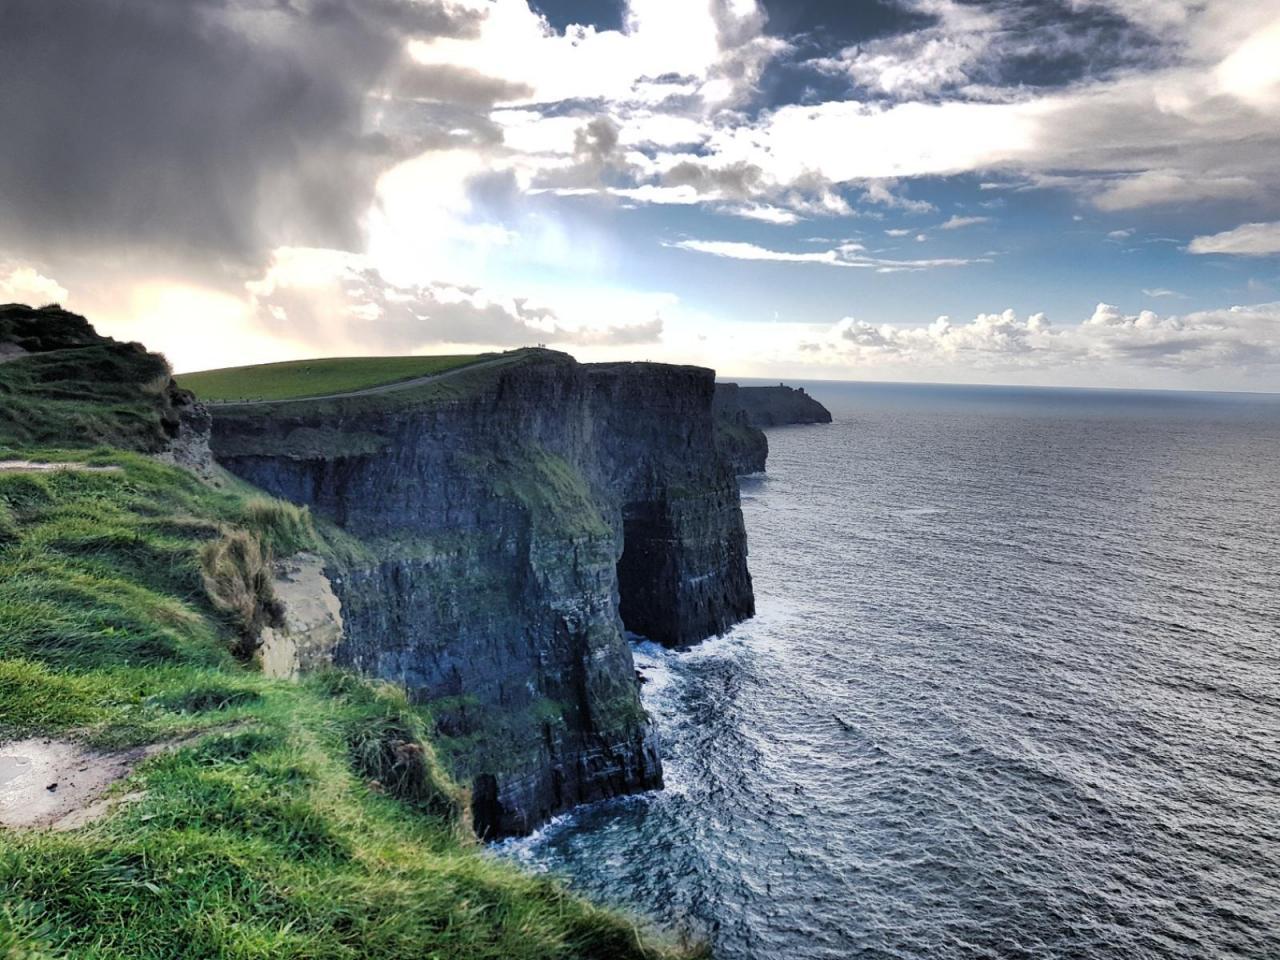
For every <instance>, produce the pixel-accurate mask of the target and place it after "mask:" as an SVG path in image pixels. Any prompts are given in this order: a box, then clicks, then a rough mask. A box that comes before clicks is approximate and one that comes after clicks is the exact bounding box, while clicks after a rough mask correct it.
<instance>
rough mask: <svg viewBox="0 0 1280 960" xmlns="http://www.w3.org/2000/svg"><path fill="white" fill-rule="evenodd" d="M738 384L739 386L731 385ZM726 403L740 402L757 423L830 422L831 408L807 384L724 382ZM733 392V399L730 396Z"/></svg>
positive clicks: (722, 384) (770, 424)
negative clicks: (798, 385) (769, 385)
mask: <svg viewBox="0 0 1280 960" xmlns="http://www.w3.org/2000/svg"><path fill="white" fill-rule="evenodd" d="M730 388H736V389H732V390H731V389H730ZM716 389H717V391H724V398H723V400H722V401H721V402H722V403H725V404H728V403H731V402H736V404H737V408H738V409H740V410H742V411H743V412H744V413H745V414H746V419H747V422H748V423H749V424H751V425H752V426H754V427H781V426H785V425H788V424H797V423H830V422H831V411H829V410H828V409H827V408H826V407H824V406H823V405H822V404H820V403H819V402H818V401H817V400H815V399H813V397H811V396H809V394H808V393H806V392H805V389H804V388H803V387H788V386H786V385H785V384H781V383H780V384H778V385H777V386H776V387H742V386H738V385H737V384H731V383H721V384H717V385H716ZM731 396H732V400H731V399H730V397H731Z"/></svg>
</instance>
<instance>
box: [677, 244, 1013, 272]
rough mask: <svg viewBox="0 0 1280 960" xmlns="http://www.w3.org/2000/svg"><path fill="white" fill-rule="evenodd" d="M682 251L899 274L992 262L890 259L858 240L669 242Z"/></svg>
mask: <svg viewBox="0 0 1280 960" xmlns="http://www.w3.org/2000/svg"><path fill="white" fill-rule="evenodd" d="M666 245H667V246H669V247H674V248H676V249H679V250H690V251H693V252H694V253H704V254H708V255H710V256H713V257H722V258H725V259H730V260H756V261H773V262H775V263H816V264H822V265H824V266H828V267H851V268H859V269H870V270H875V271H876V272H877V273H898V272H902V271H908V270H927V269H930V268H932V267H963V266H968V265H969V264H973V263H990V260H989V259H987V258H985V257H981V258H975V259H961V258H954V257H952V258H939V259H930V260H890V259H884V258H881V257H872V256H867V255H866V254H865V252H864V251H865V248H864V247H863V246H862V245H861V244H858V243H844V244H841V245H840V246H838V247H836V248H835V249H832V250H821V251H811V252H806V253H791V252H788V251H785V250H772V249H769V248H768V247H761V246H758V245H756V244H754V243H743V242H740V241H734V240H680V241H677V242H675V243H668V244H666Z"/></svg>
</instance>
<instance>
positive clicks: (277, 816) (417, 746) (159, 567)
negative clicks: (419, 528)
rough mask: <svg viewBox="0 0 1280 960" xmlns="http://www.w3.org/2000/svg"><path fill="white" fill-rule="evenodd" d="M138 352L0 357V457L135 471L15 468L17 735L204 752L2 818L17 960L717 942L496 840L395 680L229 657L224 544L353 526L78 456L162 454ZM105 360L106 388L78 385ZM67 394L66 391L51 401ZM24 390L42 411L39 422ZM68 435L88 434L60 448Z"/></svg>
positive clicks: (5, 489)
mask: <svg viewBox="0 0 1280 960" xmlns="http://www.w3.org/2000/svg"><path fill="white" fill-rule="evenodd" d="M0 332H3V331H0ZM135 354H137V356H138V357H139V358H145V356H146V355H145V354H141V353H138V352H137V351H130V352H129V353H128V354H127V355H126V354H125V353H121V352H120V351H115V352H112V353H110V354H109V356H108V362H107V365H106V366H105V367H103V370H102V372H101V374H100V375H96V374H93V373H92V372H91V371H86V370H85V369H83V368H79V367H77V366H76V363H75V362H74V360H73V359H72V357H71V353H70V351H69V350H58V351H55V352H50V353H46V354H39V355H34V356H32V357H29V358H24V359H21V360H18V361H14V362H12V363H8V364H4V365H0V373H2V374H3V375H4V377H3V381H2V383H3V387H2V388H0V447H2V448H4V449H5V454H6V455H12V456H16V457H23V458H28V459H38V460H65V461H70V462H75V463H82V464H88V465H95V466H111V467H115V468H118V469H115V470H113V471H110V472H92V473H90V472H83V471H65V472H55V473H46V474H32V473H22V472H3V471H0V741H4V740H9V739H13V738H18V737H24V736H30V735H56V736H63V737H68V738H73V739H79V740H83V741H86V742H88V743H90V744H92V745H96V746H100V747H104V748H111V747H122V746H131V745H136V744H141V743H149V742H158V741H164V740H173V739H183V742H184V743H186V744H187V745H186V746H183V747H182V748H181V749H178V750H176V751H175V752H172V753H169V754H164V755H161V756H157V757H154V758H152V759H151V760H148V761H145V762H144V763H143V764H142V765H141V766H140V767H139V769H138V770H137V772H136V773H135V775H134V776H133V777H132V778H131V779H130V780H129V781H127V782H126V783H124V784H121V785H120V786H119V787H118V788H117V789H118V791H119V792H121V793H124V792H141V794H142V799H141V800H138V801H137V802H134V803H130V804H122V805H120V806H118V807H117V808H116V810H115V811H114V812H113V813H112V814H110V815H109V816H108V817H107V818H106V819H104V820H102V821H100V822H98V823H96V824H94V825H91V826H89V827H87V828H83V829H81V830H78V831H74V832H71V833H65V834H48V833H20V832H5V831H3V830H0V960H44V958H54V960H71V958H76V960H126V958H128V960H161V958H164V960H179V958H182V960H200V958H215V957H216V958H224V957H225V958H236V960H257V958H261V960H267V958H272V960H276V958H297V960H304V958H305V960H329V958H333V960H394V958H404V960H409V958H414V960H419V958H458V960H464V958H466V960H471V958H476V960H485V958H491V960H499V958H503V960H507V958H510V960H525V958H529V960H532V958H566V960H567V958H574V957H580V958H600V960H604V958H610V960H613V958H623V960H625V958H631V957H667V956H670V957H688V956H690V955H692V954H697V953H698V952H699V951H697V950H694V951H692V952H691V951H688V950H676V949H671V948H665V947H661V946H657V945H655V943H654V942H653V941H652V940H645V941H642V940H641V938H640V937H639V936H638V935H637V933H636V930H635V928H634V926H633V924H632V923H631V922H629V921H628V920H626V919H625V918H623V917H621V916H619V915H618V914H616V913H611V912H608V911H604V910H601V909H599V908H596V907H593V906H592V905H590V904H588V903H586V902H585V901H583V900H581V899H579V898H577V897H573V896H570V895H568V894H567V893H565V891H564V890H563V889H562V888H561V887H560V886H559V885H558V884H557V883H556V882H554V881H552V880H549V879H546V878H538V877H533V876H529V875H526V874H524V873H522V872H521V871H519V870H517V869H516V868H514V867H513V866H510V865H508V864H504V863H500V862H496V861H494V860H492V859H490V858H489V857H487V856H485V855H484V853H483V851H482V850H481V849H480V848H479V847H478V845H477V844H476V843H475V841H474V840H472V839H471V838H470V834H469V832H468V831H467V830H466V829H465V824H464V823H463V822H462V813H461V811H464V810H465V798H463V797H462V796H461V795H460V793H459V791H458V788H457V787H456V785H454V784H452V783H451V782H449V780H448V778H447V777H446V776H445V775H444V774H443V773H442V772H441V771H440V768H439V765H438V764H437V763H436V761H435V755H434V751H433V749H432V747H431V745H430V742H429V739H428V738H427V735H426V731H428V730H429V729H430V722H429V717H428V716H426V715H425V713H424V712H423V711H421V710H420V709H418V708H415V707H412V706H410V705H409V704H407V703H406V702H405V700H404V698H403V696H402V695H401V694H400V693H398V692H397V691H395V690H393V689H391V688H388V687H384V686H379V685H374V684H370V683H368V682H365V681H361V680H358V679H356V678H353V677H350V676H347V675H343V674H338V673H333V674H326V675H321V676H317V677H313V678H311V679H309V680H308V681H306V682H304V683H301V684H298V683H289V682H286V681H276V680H268V679H266V678H264V677H263V676H262V675H261V674H260V673H259V672H258V671H257V670H256V669H255V668H254V667H253V665H252V664H245V663H242V662H240V661H239V660H237V659H236V657H235V656H233V654H232V652H231V651H232V650H234V649H235V648H236V647H237V645H238V644H239V643H240V642H241V640H242V631H243V621H244V619H245V615H244V614H243V612H242V611H239V610H238V608H237V605H236V604H235V603H230V602H215V600H214V596H215V595H216V596H221V594H220V593H219V592H218V591H219V589H221V588H220V587H219V586H218V585H217V584H213V586H212V587H211V584H210V582H209V581H208V580H207V578H206V576H205V573H206V572H207V569H206V567H207V556H208V553H209V550H210V548H211V546H216V545H219V544H222V543H224V542H240V540H241V539H244V538H247V539H249V540H252V542H253V543H254V544H257V545H259V546H260V547H261V549H262V551H263V552H264V553H267V554H270V553H271V552H275V553H277V554H286V553H289V552H292V551H294V550H296V549H298V548H301V547H307V548H311V549H316V550H319V551H321V552H326V551H327V552H331V553H335V554H341V553H342V552H343V551H350V550H355V549H358V545H353V544H350V543H344V542H343V540H342V535H341V534H339V533H338V532H337V531H333V530H327V531H322V532H321V533H317V532H316V531H315V528H314V527H313V526H312V525H311V523H310V520H309V518H308V517H306V515H305V514H304V513H302V512H301V511H298V510H297V508H294V507H291V506H289V505H286V504H280V503H279V502H278V501H270V500H268V499H267V498H264V497H262V496H261V494H260V493H258V492H257V491H254V490H251V489H248V488H246V487H244V486H243V485H239V484H237V483H234V482H231V483H228V484H227V485H226V486H225V487H224V488H223V489H221V490H215V489H213V488H212V487H209V486H207V485H205V484H204V483H202V482H201V481H199V480H197V479H196V478H195V477H193V476H192V475H190V474H187V473H185V472H183V471H181V470H179V469H176V468H171V467H166V466H163V465H160V464H158V463H156V462H155V461H153V460H151V459H149V458H147V457H144V456H141V455H139V454H137V453H127V452H122V451H120V450H116V449H109V448H99V449H84V448H85V447H86V445H87V444H88V443H89V442H90V440H91V438H92V437H93V436H94V435H96V434H101V435H104V436H107V437H109V438H111V441H112V442H113V443H117V444H121V445H126V446H130V447H133V448H135V449H143V450H146V449H152V448H153V445H154V443H155V441H156V437H157V436H158V435H159V434H158V433H157V431H158V423H159V421H158V419H157V413H156V409H155V407H154V405H153V403H152V399H153V397H154V389H155V387H154V385H153V384H152V383H151V381H150V380H148V378H147V376H145V375H149V374H150V373H152V371H151V370H150V368H149V367H148V369H147V370H140V371H137V373H140V374H143V376H135V375H134V373H135V372H134V371H133V370H132V363H133V358H134V355H135ZM75 355H76V357H83V358H85V359H86V360H89V361H90V362H91V363H95V362H98V361H100V360H101V359H102V354H101V352H99V351H98V350H97V348H96V347H94V346H92V345H91V346H89V347H88V348H80V349H77V350H76V351H75ZM122 358H123V361H122ZM143 362H145V363H148V364H149V363H150V362H151V361H143ZM50 364H58V365H60V366H58V367H57V368H56V369H57V375H56V376H45V375H44V373H47V372H48V371H50V370H51V369H54V368H53V367H51V366H50ZM24 368H25V369H24ZM33 370H34V371H37V373H38V374H39V375H35V374H33V373H32V371H33ZM42 371H43V372H42ZM121 375H127V376H124V379H120V377H121ZM113 377H114V378H116V381H118V382H116V381H113V379H112V378H113ZM95 378H96V379H97V380H98V381H99V382H98V383H96V384H94V386H95V389H98V390H100V391H101V392H102V394H103V395H102V396H99V395H98V394H97V393H94V394H91V395H88V396H82V397H79V398H77V397H75V396H74V394H75V392H76V391H77V390H78V389H79V387H78V386H75V385H74V384H79V383H85V382H92V381H93V380H94V379H95ZM60 384H61V386H60ZM59 390H65V392H66V394H67V396H66V397H65V403H66V405H64V406H59V405H58V404H57V403H54V404H52V405H51V404H50V402H49V401H50V395H51V394H50V391H54V392H56V391H59ZM15 409H21V410H27V409H30V410H32V411H44V412H45V413H46V416H45V420H44V426H42V427H40V428H39V429H38V430H36V431H34V432H33V431H32V425H30V424H26V423H24V421H23V417H22V416H20V415H19V414H17V413H15V412H14V411H15ZM55 435H57V436H60V437H61V438H62V443H63V444H64V445H65V446H69V447H80V448H81V449H78V450H67V449H48V448H47V446H48V444H49V441H50V439H51V438H52V437H54V436H55ZM33 436H34V437H36V438H38V440H39V442H40V443H43V444H45V445H46V448H44V449H40V448H37V447H36V446H35V445H34V442H33V440H32V437H33ZM202 558H206V560H205V561H204V562H202ZM211 589H213V594H211V592H210V591H211ZM249 592H250V599H252V596H251V595H252V591H249ZM193 737H194V738H195V739H189V738H193Z"/></svg>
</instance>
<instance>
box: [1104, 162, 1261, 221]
mask: <svg viewBox="0 0 1280 960" xmlns="http://www.w3.org/2000/svg"><path fill="white" fill-rule="evenodd" d="M1261 192H1262V187H1261V185H1260V184H1259V183H1258V181H1256V180H1254V179H1251V178H1249V177H1214V176H1198V175H1195V174H1189V173H1184V172H1178V171H1173V170H1148V171H1145V172H1143V173H1140V174H1138V175H1137V176H1132V177H1124V178H1122V179H1120V180H1115V181H1111V182H1110V183H1109V184H1107V185H1106V186H1103V187H1102V188H1101V189H1100V190H1099V191H1098V192H1097V194H1096V195H1095V196H1094V198H1093V204H1094V206H1096V207H1097V208H1098V209H1099V210H1106V211H1108V212H1115V211H1117V210H1135V209H1137V208H1139V207H1155V206H1164V205H1167V204H1185V203H1198V202H1200V201H1204V200H1245V199H1248V198H1249V197H1253V196H1257V195H1258V194H1259V193H1261Z"/></svg>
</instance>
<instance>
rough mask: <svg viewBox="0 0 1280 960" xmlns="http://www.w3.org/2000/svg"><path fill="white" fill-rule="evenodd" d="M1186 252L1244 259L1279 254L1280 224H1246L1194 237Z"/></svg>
mask: <svg viewBox="0 0 1280 960" xmlns="http://www.w3.org/2000/svg"><path fill="white" fill-rule="evenodd" d="M1187 250H1188V251H1189V252H1191V253H1230V254H1236V255H1238V256H1246V257H1263V256H1268V255H1270V254H1275V253H1280V223H1246V224H1243V225H1242V226H1239V227H1236V228H1235V229H1234V230H1227V231H1225V232H1223V233H1215V234H1213V235H1211V236H1207V237H1196V238H1195V239H1194V240H1192V241H1191V244H1190V246H1188V247H1187Z"/></svg>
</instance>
